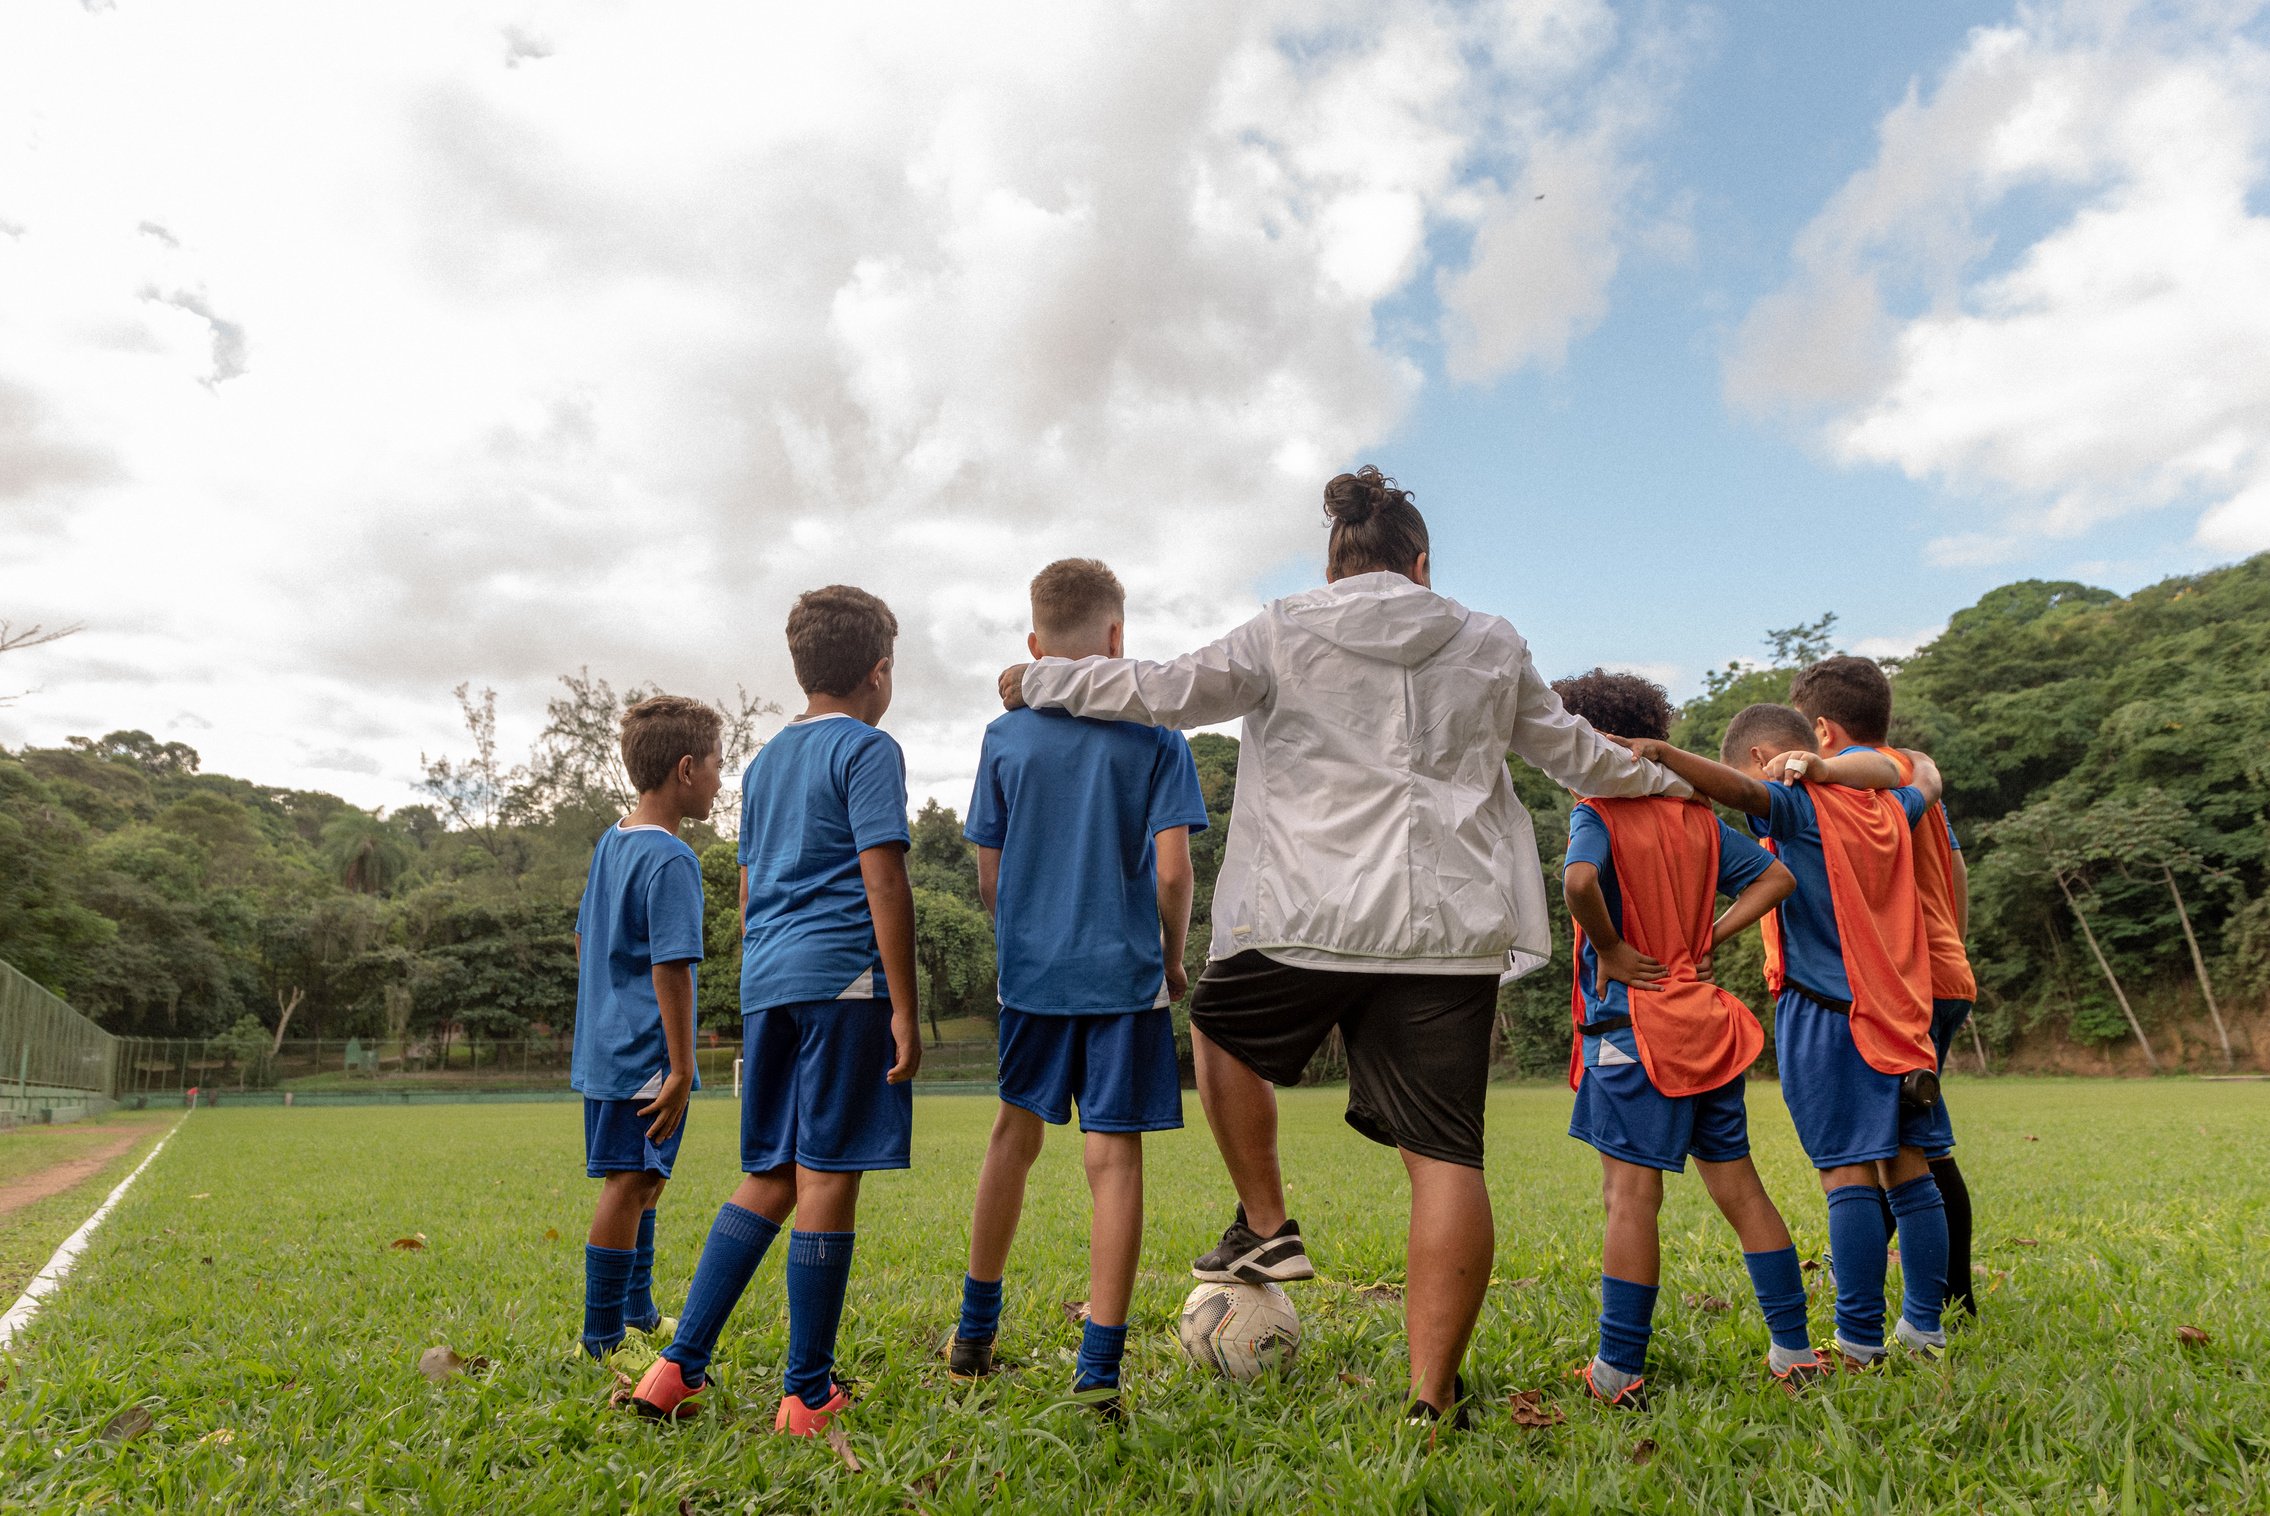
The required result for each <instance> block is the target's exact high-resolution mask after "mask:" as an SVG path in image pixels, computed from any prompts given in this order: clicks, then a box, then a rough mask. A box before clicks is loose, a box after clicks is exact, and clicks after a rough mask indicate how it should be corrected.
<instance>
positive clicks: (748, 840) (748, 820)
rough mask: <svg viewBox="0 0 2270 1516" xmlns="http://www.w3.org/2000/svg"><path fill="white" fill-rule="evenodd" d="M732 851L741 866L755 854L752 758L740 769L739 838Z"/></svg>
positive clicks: (745, 864)
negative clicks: (737, 857)
mask: <svg viewBox="0 0 2270 1516" xmlns="http://www.w3.org/2000/svg"><path fill="white" fill-rule="evenodd" d="M734 852H735V853H736V854H737V855H738V856H739V858H740V860H741V867H743V868H747V867H748V866H749V865H750V864H751V863H752V862H754V861H755V859H756V856H757V765H756V762H755V760H754V759H752V760H751V761H750V762H749V763H747V764H746V765H744V766H743V767H742V769H741V839H740V841H739V842H738V843H737V844H736V845H735V847H734Z"/></svg>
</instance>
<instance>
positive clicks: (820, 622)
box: [788, 584, 899, 695]
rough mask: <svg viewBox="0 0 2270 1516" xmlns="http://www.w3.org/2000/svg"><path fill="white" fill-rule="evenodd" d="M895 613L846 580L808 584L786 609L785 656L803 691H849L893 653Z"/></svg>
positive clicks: (897, 630) (897, 631) (896, 635)
mask: <svg viewBox="0 0 2270 1516" xmlns="http://www.w3.org/2000/svg"><path fill="white" fill-rule="evenodd" d="M898 634H899V619H898V617H896V616H894V615H892V614H891V608H890V607H889V606H887V605H885V604H883V602H882V601H881V600H879V599H877V598H876V597H875V596H873V595H870V594H868V593H867V592H866V591H865V590H862V589H854V588H853V587H852V586H850V585H848V584H831V585H829V586H827V588H825V589H817V590H806V591H805V592H804V593H803V594H801V595H798V596H797V597H796V605H795V608H794V609H793V610H791V611H789V613H788V656H789V659H790V661H791V662H793V663H794V664H795V665H796V683H797V684H798V685H799V686H800V687H802V689H803V691H804V693H805V694H807V695H848V694H850V693H851V692H852V691H853V690H855V689H857V688H859V684H860V681H861V680H863V679H865V678H866V677H867V676H868V674H869V673H871V672H873V670H874V667H875V665H876V664H878V663H881V662H882V661H883V660H884V659H885V658H888V657H890V656H891V644H892V643H893V642H894V641H896V640H897V638H898Z"/></svg>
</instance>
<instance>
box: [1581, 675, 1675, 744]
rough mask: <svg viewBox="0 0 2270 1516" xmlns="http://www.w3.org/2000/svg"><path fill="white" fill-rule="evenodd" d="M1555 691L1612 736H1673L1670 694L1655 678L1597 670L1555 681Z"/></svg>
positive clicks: (1602, 730) (1593, 726)
mask: <svg viewBox="0 0 2270 1516" xmlns="http://www.w3.org/2000/svg"><path fill="white" fill-rule="evenodd" d="M1553 693H1554V694H1556V695H1558V696H1560V697H1561V704H1563V705H1565V706H1567V707H1568V708H1569V710H1570V711H1572V712H1574V713H1575V714H1576V715H1578V716H1581V717H1583V718H1584V719H1585V720H1586V721H1588V722H1590V723H1591V724H1592V729H1593V730H1594V731H1596V732H1606V733H1607V734H1608V735H1609V736H1611V737H1668V736H1670V735H1671V697H1670V695H1669V694H1667V693H1666V692H1665V691H1664V688H1663V686H1662V685H1660V684H1657V683H1656V682H1655V681H1654V680H1652V679H1642V678H1640V676H1639V675H1637V674H1611V673H1609V672H1608V671H1607V670H1606V669H1594V670H1593V671H1592V672H1591V673H1589V674H1579V675H1577V676H1576V677H1575V678H1573V679H1556V680H1554V681H1553Z"/></svg>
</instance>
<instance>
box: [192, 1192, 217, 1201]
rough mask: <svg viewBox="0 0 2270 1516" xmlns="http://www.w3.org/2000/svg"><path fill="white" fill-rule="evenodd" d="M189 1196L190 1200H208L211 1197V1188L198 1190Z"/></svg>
mask: <svg viewBox="0 0 2270 1516" xmlns="http://www.w3.org/2000/svg"><path fill="white" fill-rule="evenodd" d="M189 1198H190V1199H192V1200H210V1199H212V1198H213V1192H212V1191H211V1190H199V1191H198V1192H197V1193H196V1194H194V1195H192V1196H190V1197H189Z"/></svg>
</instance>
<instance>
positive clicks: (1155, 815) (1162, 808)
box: [1146, 732, 1206, 836]
mask: <svg viewBox="0 0 2270 1516" xmlns="http://www.w3.org/2000/svg"><path fill="white" fill-rule="evenodd" d="M1159 739H1160V740H1159V751H1158V755H1157V756H1156V757H1155V758H1153V759H1152V760H1151V797H1150V811H1149V817H1150V819H1149V823H1148V825H1147V827H1146V830H1147V831H1149V832H1150V833H1151V835H1153V836H1157V835H1158V834H1159V833H1160V832H1163V831H1165V830H1166V829H1167V828H1169V827H1175V826H1186V827H1188V828H1190V829H1191V830H1192V831H1194V832H1203V831H1204V830H1206V792H1205V790H1203V789H1202V788H1200V786H1199V783H1198V760H1197V759H1195V758H1193V757H1191V756H1190V743H1189V742H1188V741H1187V740H1185V738H1184V737H1183V735H1182V733H1180V732H1161V733H1160V734H1159Z"/></svg>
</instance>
